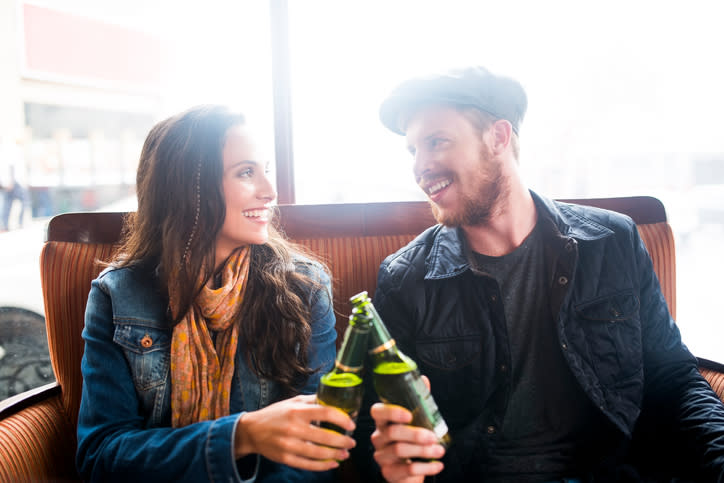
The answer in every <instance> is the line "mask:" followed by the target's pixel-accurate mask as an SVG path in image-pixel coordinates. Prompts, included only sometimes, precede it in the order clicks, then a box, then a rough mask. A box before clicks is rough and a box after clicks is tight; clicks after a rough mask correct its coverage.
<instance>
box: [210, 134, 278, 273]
mask: <svg viewBox="0 0 724 483" xmlns="http://www.w3.org/2000/svg"><path fill="white" fill-rule="evenodd" d="M222 159H223V163H224V174H223V179H222V190H223V192H224V201H225V203H226V218H224V225H223V226H222V227H221V231H220V232H219V234H218V236H217V237H216V265H217V266H218V265H219V263H221V262H223V261H224V260H225V259H226V258H227V257H228V256H229V255H230V254H231V252H232V251H234V250H235V249H236V248H238V247H240V246H242V245H258V244H262V243H265V242H266V241H267V239H268V238H269V232H268V230H267V228H268V226H269V221H270V219H271V204H272V202H273V201H274V200H275V199H276V196H277V194H276V191H275V190H274V187H273V186H272V184H271V183H270V181H269V178H268V177H267V174H266V170H267V163H266V161H264V160H262V159H261V158H260V157H259V154H258V153H257V151H256V148H255V146H254V143H253V142H252V140H251V137H250V136H249V132H248V131H247V130H246V129H245V128H244V126H233V127H231V128H229V130H228V131H227V132H226V143H225V144H224V148H223V151H222Z"/></svg>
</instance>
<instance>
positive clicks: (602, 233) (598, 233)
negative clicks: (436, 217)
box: [425, 190, 613, 280]
mask: <svg viewBox="0 0 724 483" xmlns="http://www.w3.org/2000/svg"><path fill="white" fill-rule="evenodd" d="M530 194H531V196H532V197H533V201H534V202H535V205H536V209H537V210H538V214H539V216H544V217H546V218H548V219H550V220H551V221H552V222H553V225H554V227H555V229H556V231H557V236H559V237H563V238H567V237H570V238H573V239H576V240H581V241H582V240H586V241H591V240H598V239H601V238H605V237H608V236H610V235H612V234H613V231H611V230H610V229H609V228H607V227H605V226H603V225H601V224H599V223H597V222H596V221H594V220H592V219H591V218H589V217H586V216H585V215H584V214H583V213H582V212H580V211H578V210H576V209H575V208H574V207H573V205H571V204H568V203H561V202H557V201H553V200H550V199H548V198H545V197H543V196H541V195H539V194H537V193H535V192H534V191H532V190H531V192H530ZM435 230H437V233H436V235H435V237H434V241H433V244H432V249H431V250H430V253H429V254H428V256H427V258H426V259H425V266H426V273H425V280H437V279H443V278H450V277H455V276H458V275H460V274H462V273H463V272H465V271H467V270H469V269H470V263H469V261H468V259H467V257H466V255H465V250H464V243H465V242H464V235H463V233H462V231H461V230H460V228H455V227H447V226H442V225H437V226H436V228H435Z"/></svg>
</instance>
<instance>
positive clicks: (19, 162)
mask: <svg viewBox="0 0 724 483" xmlns="http://www.w3.org/2000/svg"><path fill="white" fill-rule="evenodd" d="M22 144H23V141H22V139H21V138H19V137H18V138H16V139H15V141H14V142H13V143H8V142H3V143H2V144H1V145H0V189H1V190H2V211H0V214H2V217H0V230H2V231H7V230H9V229H10V228H11V227H12V228H15V227H17V228H22V227H23V225H24V224H25V223H24V221H25V214H26V211H25V208H26V207H28V206H29V205H30V194H29V191H28V184H27V167H26V165H25V156H24V153H23V150H22ZM15 201H18V205H19V209H16V210H13V204H14V202H15ZM15 213H17V218H16V220H17V221H16V222H15V223H13V221H14V220H11V216H10V215H11V214H13V215H15Z"/></svg>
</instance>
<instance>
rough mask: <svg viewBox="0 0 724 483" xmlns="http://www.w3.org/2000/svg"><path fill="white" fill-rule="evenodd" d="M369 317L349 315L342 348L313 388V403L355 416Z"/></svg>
mask: <svg viewBox="0 0 724 483" xmlns="http://www.w3.org/2000/svg"><path fill="white" fill-rule="evenodd" d="M370 328H371V319H370V318H369V317H358V316H355V315H350V317H349V325H348V326H347V330H346V331H345V332H344V339H343V341H342V347H341V348H340V350H339V353H338V354H337V359H336V360H335V361H334V368H333V369H332V370H331V371H330V372H328V373H327V374H325V375H323V376H322V378H321V380H320V381H319V387H317V402H318V403H319V404H322V405H324V406H334V407H336V408H339V409H341V410H342V411H344V412H346V413H347V414H349V416H350V417H351V418H352V419H353V420H356V419H357V415H358V414H359V409H360V406H361V405H362V393H363V391H364V386H363V384H362V370H363V369H364V362H365V355H366V354H367V346H368V343H369V342H368V336H369V334H370ZM320 426H321V427H323V428H327V429H332V430H334V431H337V432H338V433H342V434H347V435H348V436H349V435H350V434H349V431H345V430H344V429H342V428H340V427H339V426H337V425H336V424H332V423H327V422H322V423H321V424H320Z"/></svg>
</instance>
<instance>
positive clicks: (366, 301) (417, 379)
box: [350, 292, 452, 448]
mask: <svg viewBox="0 0 724 483" xmlns="http://www.w3.org/2000/svg"><path fill="white" fill-rule="evenodd" d="M350 302H352V306H353V310H352V313H353V314H355V315H356V316H357V317H359V316H360V314H361V313H367V315H368V316H369V317H371V319H372V331H371V335H370V350H369V355H370V360H371V364H372V380H373V383H374V386H375V390H376V391H377V395H378V396H379V398H380V400H381V401H382V402H384V403H387V404H396V405H398V406H402V407H404V408H406V409H408V410H409V411H410V412H411V413H412V423H410V424H412V425H413V426H421V427H423V428H427V429H429V430H431V431H432V432H433V433H435V435H436V436H437V438H438V442H439V443H440V444H441V445H442V446H443V447H445V448H448V447H449V446H450V444H451V443H452V439H451V437H450V433H449V432H448V427H447V424H446V423H445V420H444V419H443V418H442V415H441V414H440V410H439V409H438V408H437V404H435V400H434V399H433V398H432V394H430V391H429V390H428V389H427V386H426V385H425V383H424V381H423V380H422V377H421V376H420V371H419V370H418V369H417V364H416V363H415V361H413V360H412V359H410V358H409V357H407V356H406V355H405V354H403V353H402V352H401V351H400V350H399V348H398V347H397V344H396V343H395V340H394V339H393V338H392V337H390V333H389V332H388V331H387V327H385V324H384V323H383V322H382V319H381V318H380V315H379V314H378V313H377V310H375V307H374V306H373V305H372V302H371V301H370V298H369V297H368V296H367V292H362V293H359V294H357V295H355V296H354V297H352V298H351V299H350Z"/></svg>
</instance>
